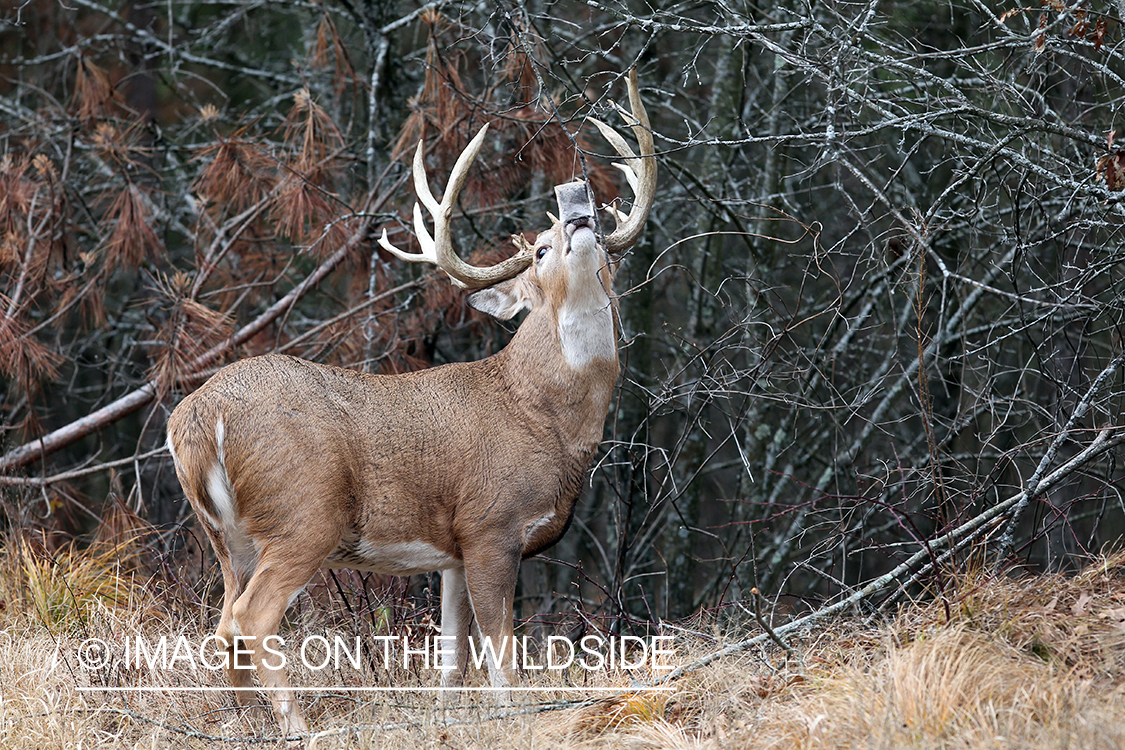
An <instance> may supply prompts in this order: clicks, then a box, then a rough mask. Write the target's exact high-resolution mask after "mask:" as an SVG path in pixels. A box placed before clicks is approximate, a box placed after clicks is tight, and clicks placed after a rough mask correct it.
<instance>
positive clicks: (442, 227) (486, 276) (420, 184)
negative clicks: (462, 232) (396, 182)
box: [379, 124, 531, 289]
mask: <svg viewBox="0 0 1125 750" xmlns="http://www.w3.org/2000/svg"><path fill="white" fill-rule="evenodd" d="M487 133H488V125H487V124H485V126H484V127H482V128H481V129H480V132H478V133H477V134H476V136H474V137H473V140H471V141H469V145H468V146H466V147H465V150H464V151H462V152H461V155H460V156H458V157H457V162H456V163H455V164H454V165H453V171H452V172H450V173H449V184H448V185H446V188H445V195H443V196H442V199H441V201H440V202H439V201H438V200H437V199H436V198H434V194H433V193H432V192H431V191H430V186H429V179H428V178H427V176H426V162H425V148H424V144H423V142H421V141H419V143H418V148H417V150H415V152H414V164H413V173H414V192H415V193H416V194H417V196H418V200H419V201H420V202H421V204H422V205H424V206H425V207H426V210H427V211H428V212H429V214H430V216H431V217H433V221H434V233H433V235H431V234H430V232H429V230H428V229H427V228H426V221H425V218H424V217H423V215H422V207H421V206H420V205H419V204H418V203H415V204H414V231H415V233H416V234H417V235H418V244H419V246H420V247H421V252H418V253H407V252H403V251H402V250H399V249H398V248H397V247H395V246H394V245H392V244H391V243H390V241H389V240H388V239H387V230H386V229H385V228H384V229H383V234H382V236H381V237H380V238H379V246H380V247H382V248H383V249H384V250H386V251H387V252H389V253H390V254H391V255H393V256H395V257H396V258H399V259H400V260H405V261H408V262H410V263H433V264H434V265H436V266H437V267H438V268H440V269H441V270H443V271H445V273H446V275H447V276H449V279H450V281H452V282H453V283H454V284H456V285H457V286H459V287H461V288H462V289H482V288H484V287H486V286H492V285H493V284H496V283H498V282H501V281H504V280H506V279H510V278H512V277H513V276H516V275H517V274H519V273H520V272H522V271H523V270H524V269H525V268H527V267H528V266H529V265H531V252H530V250H521V251H520V252H519V253H516V254H515V255H513V256H512V257H511V258H508V259H507V260H505V261H502V262H500V263H497V264H496V265H494V266H486V267H480V266H473V265H470V264H468V263H466V262H465V261H463V260H461V258H460V257H459V256H458V255H457V253H455V252H454V251H453V235H452V228H451V222H452V219H453V209H454V207H455V206H456V205H457V196H459V195H460V194H461V188H462V187H464V185H465V180H466V179H467V178H468V176H469V167H471V166H472V164H473V161H474V160H475V159H476V158H477V154H478V153H480V149H481V146H482V145H483V144H484V138H485V135H486V134H487Z"/></svg>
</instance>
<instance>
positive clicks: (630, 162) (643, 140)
mask: <svg viewBox="0 0 1125 750" xmlns="http://www.w3.org/2000/svg"><path fill="white" fill-rule="evenodd" d="M628 88H629V108H630V109H632V110H633V111H632V114H630V113H628V112H626V111H625V110H624V109H623V108H621V107H620V106H617V107H616V108H617V112H618V114H620V115H621V119H623V120H625V124H626V125H628V126H629V127H630V128H631V129H632V130H633V135H634V136H636V139H637V144H638V146H640V152H641V153H640V155H639V156H638V155H637V154H635V153H633V149H631V148H630V147H629V144H628V143H626V142H625V139H624V138H622V137H621V134H620V133H618V132H617V131H616V130H614V129H613V128H611V127H610V126H609V125H606V124H605V123H604V122H601V121H600V120H593V123H594V125H595V126H597V128H598V130H599V131H600V132H601V134H602V137H603V138H605V139H606V141H608V142H609V145H611V146H613V150H614V151H616V152H617V153H618V154H619V155H620V156H621V158H623V159H626V160H627V161H626V163H624V164H620V163H614V165H613V166H615V167H617V168H618V169H620V170H621V171H622V172H623V173H624V174H625V179H626V180H627V181H628V182H629V187H630V188H631V189H632V191H633V196H634V200H633V210H632V211H630V212H629V213H628V214H623V213H622V212H620V211H618V210H616V209H611V210H612V212H613V215H614V218H616V219H617V228H616V229H615V230H613V233H612V234H610V235H609V236H607V237H606V238H605V244H606V249H607V250H608V251H610V252H611V253H621V252H624V251H625V250H628V249H629V248H630V247H632V246H633V245H634V244H636V242H637V239H638V238H639V237H640V235H641V230H642V229H643V228H644V225H645V222H646V221H647V220H648V213H649V211H650V210H651V209H652V204H653V201H654V200H655V198H656V157H655V156H654V154H655V148H654V145H653V141H652V130H651V128H650V127H649V121H648V112H646V111H645V107H644V103H643V102H642V101H641V94H640V89H639V88H638V84H637V69H636V68H633V69H632V70H630V71H629V78H628Z"/></svg>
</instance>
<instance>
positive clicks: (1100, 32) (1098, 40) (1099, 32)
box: [1090, 16, 1106, 51]
mask: <svg viewBox="0 0 1125 750" xmlns="http://www.w3.org/2000/svg"><path fill="white" fill-rule="evenodd" d="M1105 31H1106V23H1105V18H1104V17H1103V16H1098V21H1097V23H1095V24H1094V31H1093V33H1091V34H1090V41H1091V42H1093V43H1094V50H1095V51H1101V48H1102V44H1103V43H1105Z"/></svg>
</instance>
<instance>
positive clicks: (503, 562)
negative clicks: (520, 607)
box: [465, 544, 520, 702]
mask: <svg viewBox="0 0 1125 750" xmlns="http://www.w3.org/2000/svg"><path fill="white" fill-rule="evenodd" d="M519 568H520V554H519V550H518V549H512V550H504V551H501V552H499V554H498V553H497V546H495V545H488V544H482V545H481V546H480V547H478V548H476V549H474V550H473V551H471V552H470V551H469V550H465V583H466V585H467V588H468V591H469V602H470V604H471V605H472V609H473V616H474V617H475V618H476V621H477V627H478V628H479V629H480V635H481V638H480V646H481V649H482V650H483V651H484V655H485V660H486V661H487V663H488V676H489V678H490V681H491V683H492V687H493V688H495V689H496V691H497V692H496V698H497V699H498V700H499V701H501V702H505V701H507V700H508V699H509V697H510V696H509V691H508V690H507V688H508V687H509V686H510V685H511V684H512V683H514V682H515V681H516V669H515V666H516V665H517V664H519V661H518V655H517V654H516V638H515V631H514V629H513V624H512V614H513V612H512V600H513V599H514V597H515V594H516V576H517V575H518V574H519Z"/></svg>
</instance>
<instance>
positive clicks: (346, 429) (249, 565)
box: [168, 227, 618, 732]
mask: <svg viewBox="0 0 1125 750" xmlns="http://www.w3.org/2000/svg"><path fill="white" fill-rule="evenodd" d="M537 246H546V247H549V248H550V253H548V254H547V256H546V257H545V258H543V259H541V261H539V262H537V263H535V264H534V265H532V266H531V267H530V268H529V269H528V270H527V271H525V272H524V273H523V274H521V275H520V276H518V277H516V278H515V279H514V280H512V281H509V282H504V283H503V284H502V285H497V287H502V290H501V291H500V292H498V293H497V294H500V295H504V299H505V300H508V301H515V303H517V304H515V305H513V306H512V307H511V308H510V309H508V310H507V311H506V312H501V313H500V315H501V317H510V316H511V314H514V312H515V311H516V310H518V309H519V308H520V307H521V306H530V308H531V311H530V313H529V314H528V317H527V318H526V320H525V321H524V323H523V324H522V325H521V326H520V328H519V330H518V331H517V333H516V335H515V336H514V337H513V339H512V341H511V343H510V344H509V345H508V346H507V347H506V348H505V349H504V350H503V351H501V352H499V353H498V354H496V355H494V356H492V357H489V358H487V359H484V360H481V361H479V362H467V363H455V364H448V365H443V366H440V367H434V368H432V369H428V370H422V371H419V372H413V373H408V374H403V375H365V374H361V373H357V372H353V371H351V370H345V369H340V368H336V367H329V366H325V365H320V364H315V363H312V362H307V361H304V360H300V359H296V358H293V357H287V356H281V355H266V356H262V357H255V358H252V359H248V360H244V361H241V362H237V363H235V364H232V365H229V366H228V367H226V368H224V369H223V370H221V371H220V372H219V373H217V374H216V375H215V376H214V377H213V378H211V380H209V381H208V382H207V383H206V384H205V385H204V386H203V387H201V388H200V389H199V390H197V391H196V392H194V393H192V394H191V395H189V396H187V397H186V398H185V399H184V400H183V401H182V402H181V403H180V405H179V406H178V407H177V408H176V409H175V411H174V412H173V413H172V415H171V417H170V418H169V421H168V436H169V443H170V445H171V446H172V447H173V450H174V455H175V458H176V469H177V474H178V476H179V478H180V482H181V484H182V485H183V488H184V493H185V494H186V496H187V498H188V500H189V501H190V502H191V504H192V506H193V507H194V508H195V510H196V511H197V513H198V514H199V516H200V518H201V520H202V523H203V526H204V528H205V529H206V531H207V534H208V536H209V537H210V539H211V541H212V543H213V545H214V546H215V550H216V554H217V556H218V558H219V561H220V564H221V566H222V568H223V575H224V583H225V585H226V598H225V601H224V606H223V615H222V618H221V620H220V623H219V628H218V635H219V636H220V637H223V638H225V639H227V642H228V643H232V644H233V642H234V640H235V638H237V637H240V636H241V637H252V638H253V639H256V642H258V643H260V642H261V639H263V638H265V637H266V636H268V635H273V634H276V632H277V627H278V625H279V623H280V620H281V617H282V615H283V613H284V611H285V608H286V607H287V606H288V602H289V601H290V597H292V596H293V595H295V593H296V592H298V591H299V590H300V588H301V587H302V586H304V584H305V583H306V582H307V581H308V580H309V578H310V577H311V576H312V575H313V574H314V573H315V572H316V570H317V568H319V567H321V566H322V565H329V566H336V567H359V568H366V569H371V570H379V571H381V572H388V573H395V574H409V573H417V572H424V571H426V570H431V569H433V566H432V565H431V566H429V567H427V566H425V565H421V564H419V563H411V561H409V560H402V561H385V560H384V561H372V560H370V559H366V558H365V557H364V554H363V550H364V549H368V550H370V549H372V548H376V549H377V548H382V547H386V546H387V545H395V544H404V543H413V542H424V543H425V544H427V545H430V546H431V547H432V548H434V549H435V550H436V551H438V552H440V553H442V554H444V555H445V556H447V557H448V558H449V563H448V565H443V566H442V567H443V568H445V569H446V571H447V573H448V572H449V571H452V573H453V574H455V575H463V576H464V582H465V586H466V587H467V590H468V593H469V595H470V596H471V603H472V607H471V610H470V608H469V606H468V604H467V603H466V602H465V601H460V602H455V604H457V606H456V609H457V614H456V619H457V622H455V623H453V624H447V623H445V619H444V605H443V629H445V628H449V629H451V630H454V631H455V632H456V633H457V636H458V647H459V653H458V659H457V663H458V669H457V672H458V674H456V675H451V677H452V678H453V679H454V680H456V679H458V678H459V676H460V673H462V672H463V671H464V670H465V668H467V659H468V655H467V652H466V651H467V650H466V648H465V645H466V644H467V637H468V631H469V622H468V620H469V618H471V617H475V620H476V623H477V625H478V627H479V629H480V632H481V633H482V634H483V635H488V636H491V637H492V638H493V641H494V642H498V639H500V638H503V637H510V636H511V635H512V599H513V596H514V591H515V582H516V575H517V572H518V567H519V562H520V560H521V559H522V558H524V557H526V556H528V555H531V554H534V553H536V552H538V551H540V550H542V549H545V548H546V547H549V546H550V545H551V544H553V543H554V542H555V541H556V540H557V539H558V538H559V537H560V536H561V535H562V534H563V532H564V531H565V530H566V528H567V526H568V525H569V522H570V518H571V516H572V513H573V508H574V504H575V502H576V500H577V498H578V496H579V494H580V492H581V488H582V482H583V479H584V478H585V476H586V473H587V471H588V469H589V466H590V463H591V461H592V460H593V458H594V455H595V453H596V451H597V447H598V444H599V442H600V440H601V435H602V429H603V425H604V422H605V417H606V414H607V411H608V408H609V402H610V398H611V395H612V391H613V386H614V383H615V381H616V379H617V375H618V363H617V359H616V352H614V353H613V356H612V358H596V357H595V358H593V359H591V360H590V361H589V362H586V363H585V364H584V365H583V366H582V367H581V368H580V369H575V368H574V367H572V366H571V365H569V364H568V363H567V361H566V359H565V356H564V354H563V351H562V342H561V341H560V332H559V331H560V327H559V319H558V315H559V313H558V311H559V309H560V308H561V307H562V305H563V304H564V303H566V301H567V299H568V295H570V294H573V293H574V291H575V289H576V288H578V287H581V286H583V285H586V286H590V285H597V286H598V287H600V288H601V289H602V290H603V291H605V292H606V294H607V296H606V298H605V299H606V304H607V305H609V306H610V307H611V303H609V299H610V297H609V296H608V288H609V284H610V282H611V278H610V274H609V271H608V269H607V267H606V266H605V265H602V266H601V268H600V270H599V271H597V272H596V273H595V274H592V275H591V277H590V278H580V279H572V278H571V271H570V264H571V261H570V259H571V254H570V250H569V247H568V240H567V238H566V237H565V233H564V232H562V231H561V229H559V228H558V227H555V228H552V229H551V230H549V231H548V232H545V233H543V234H542V235H540V237H539V238H538V240H537ZM597 252H598V253H601V254H602V257H603V258H604V252H603V251H601V250H600V248H599V249H598V250H597ZM575 255H577V253H575ZM599 262H601V261H599ZM586 267H588V264H587V266H584V268H586ZM605 312H606V314H608V315H612V309H610V310H607V311H605ZM603 322H604V319H603ZM220 419H221V420H222V425H223V441H222V445H221V454H222V458H221V459H220V444H219V442H218V439H217V437H216V427H217V424H218V422H219V420H220ZM216 467H221V468H222V469H223V471H225V476H226V477H227V478H228V479H229V487H230V490H231V494H232V495H233V498H232V499H233V504H234V508H235V514H236V518H237V521H236V522H234V523H233V525H229V524H227V523H224V519H223V517H222V512H221V506H222V502H221V499H220V498H216V497H213V492H212V484H210V482H213V481H215V480H214V479H213V478H210V477H211V474H212V473H213V472H215V471H217V470H218V469H217V468H216ZM544 519H548V520H546V521H544ZM537 522H538V525H536V526H535V527H534V528H532V525H535V524H537ZM529 531H530V533H528V532H529ZM364 545H366V546H364ZM250 548H252V549H253V550H254V551H255V552H256V555H255V554H248V553H247V550H248V549H250ZM444 581H445V575H444V574H443V588H445V584H444ZM455 585H456V583H454V584H450V586H451V591H452V590H453V588H452V587H454V586H455ZM450 596H453V594H450ZM245 645H246V648H247V650H249V651H251V652H252V659H253V661H254V663H255V665H257V666H258V673H259V676H260V678H261V680H262V682H263V684H264V685H268V686H270V687H274V688H282V690H280V691H278V692H272V693H271V699H272V700H273V702H274V706H275V709H276V710H277V712H278V714H279V717H280V719H281V721H282V725H283V728H284V729H286V730H287V731H297V732H300V731H304V730H305V725H304V720H303V719H302V718H301V717H300V713H299V711H298V710H297V709H296V704H295V702H294V700H293V697H292V694H291V693H288V692H287V691H286V690H284V689H285V688H287V687H288V682H287V681H286V678H285V676H284V672H282V671H280V670H268V669H263V667H262V664H261V661H262V659H264V658H266V656H267V655H265V654H263V653H262V649H257V650H255V649H254V645H255V641H254V640H251V641H248V642H247V643H246V644H245ZM498 669H499V670H500V672H501V674H499V675H496V674H494V675H493V684H494V685H498V686H503V685H505V684H507V683H508V682H509V681H510V679H511V675H510V674H508V673H509V672H510V669H507V668H505V667H503V666H500V667H498ZM228 674H229V675H230V677H231V680H232V683H233V684H234V685H235V687H237V688H248V687H249V682H248V680H249V676H248V675H249V673H248V672H247V671H246V670H237V669H230V670H228ZM239 696H240V699H245V698H246V696H244V695H243V694H242V693H239Z"/></svg>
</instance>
